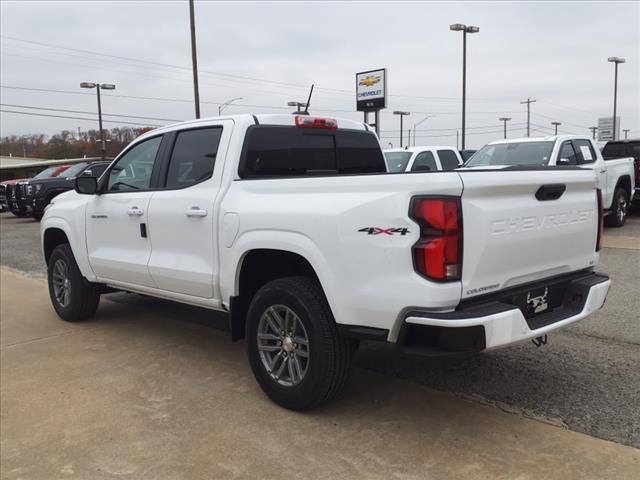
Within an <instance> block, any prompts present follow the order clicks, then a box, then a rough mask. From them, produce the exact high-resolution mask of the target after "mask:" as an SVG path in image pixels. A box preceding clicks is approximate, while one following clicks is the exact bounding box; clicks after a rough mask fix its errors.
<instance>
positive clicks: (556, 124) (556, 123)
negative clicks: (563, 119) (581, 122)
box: [551, 122, 562, 135]
mask: <svg viewBox="0 0 640 480" xmlns="http://www.w3.org/2000/svg"><path fill="white" fill-rule="evenodd" d="M551 125H553V126H554V127H556V133H555V135H558V125H562V123H560V122H551Z"/></svg>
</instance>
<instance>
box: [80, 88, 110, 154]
mask: <svg viewBox="0 0 640 480" xmlns="http://www.w3.org/2000/svg"><path fill="white" fill-rule="evenodd" d="M80 88H95V89H96V93H97V95H98V125H99V128H100V145H101V147H100V150H101V151H102V159H103V160H104V157H105V154H106V152H107V145H106V143H105V141H104V132H103V131H102V103H101V102H100V90H115V89H116V86H115V85H113V84H112V83H93V82H81V83H80Z"/></svg>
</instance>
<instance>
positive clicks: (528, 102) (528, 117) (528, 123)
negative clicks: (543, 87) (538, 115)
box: [520, 98, 536, 137]
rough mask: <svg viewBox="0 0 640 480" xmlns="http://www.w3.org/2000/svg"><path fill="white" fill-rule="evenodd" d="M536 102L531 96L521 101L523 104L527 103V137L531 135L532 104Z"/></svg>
mask: <svg viewBox="0 0 640 480" xmlns="http://www.w3.org/2000/svg"><path fill="white" fill-rule="evenodd" d="M535 102H536V101H535V100H532V99H530V98H527V99H526V100H525V101H524V102H520V104H521V105H523V104H525V103H526V104H527V137H530V136H531V104H532V103H535Z"/></svg>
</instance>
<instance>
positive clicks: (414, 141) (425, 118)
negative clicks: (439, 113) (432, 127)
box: [409, 115, 435, 147]
mask: <svg viewBox="0 0 640 480" xmlns="http://www.w3.org/2000/svg"><path fill="white" fill-rule="evenodd" d="M431 117H435V115H427V116H426V117H424V118H423V119H422V120H420V121H419V122H418V123H414V124H413V146H414V147H415V146H416V129H417V128H418V127H419V126H420V124H421V123H422V122H424V121H425V120H428V119H430V118H431ZM409 146H411V135H409Z"/></svg>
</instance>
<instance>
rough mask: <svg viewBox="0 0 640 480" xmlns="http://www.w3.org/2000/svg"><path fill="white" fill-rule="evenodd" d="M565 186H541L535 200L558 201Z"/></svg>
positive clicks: (560, 184)
mask: <svg viewBox="0 0 640 480" xmlns="http://www.w3.org/2000/svg"><path fill="white" fill-rule="evenodd" d="M566 189H567V186H566V185H565V184H564V183H555V184H552V185H542V186H541V187H540V188H539V189H538V191H537V192H536V198H537V199H538V200H540V201H541V202H544V201H545V200H557V199H559V198H560V197H561V196H562V194H563V193H564V191H565V190H566Z"/></svg>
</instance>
